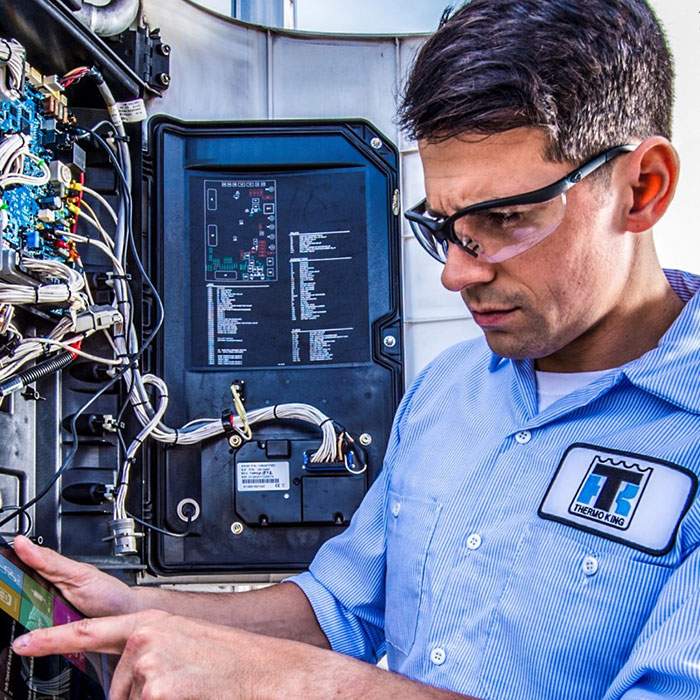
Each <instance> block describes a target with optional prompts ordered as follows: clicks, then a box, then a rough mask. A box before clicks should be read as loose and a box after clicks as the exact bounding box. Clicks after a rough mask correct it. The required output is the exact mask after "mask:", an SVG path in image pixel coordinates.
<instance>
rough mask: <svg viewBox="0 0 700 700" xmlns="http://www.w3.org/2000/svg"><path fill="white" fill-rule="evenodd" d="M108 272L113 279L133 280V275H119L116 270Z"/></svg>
mask: <svg viewBox="0 0 700 700" xmlns="http://www.w3.org/2000/svg"><path fill="white" fill-rule="evenodd" d="M107 274H108V275H109V279H111V280H124V281H125V282H131V275H129V274H126V275H118V274H116V273H115V272H109V273H107Z"/></svg>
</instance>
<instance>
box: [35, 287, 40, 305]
mask: <svg viewBox="0 0 700 700" xmlns="http://www.w3.org/2000/svg"><path fill="white" fill-rule="evenodd" d="M34 303H35V304H38V303H39V287H34Z"/></svg>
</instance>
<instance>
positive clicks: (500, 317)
mask: <svg viewBox="0 0 700 700" xmlns="http://www.w3.org/2000/svg"><path fill="white" fill-rule="evenodd" d="M517 308H518V307H517V306H513V307H511V308H508V309H489V308H484V309H481V310H480V311H477V310H476V309H469V310H470V311H471V314H472V318H473V319H474V320H475V321H476V323H477V324H478V325H479V326H481V327H482V328H493V327H494V326H500V325H502V324H503V323H504V322H506V321H507V320H508V319H509V318H510V316H511V315H512V314H513V313H514V312H515V311H517Z"/></svg>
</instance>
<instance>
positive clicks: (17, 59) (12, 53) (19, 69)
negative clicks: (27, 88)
mask: <svg viewBox="0 0 700 700" xmlns="http://www.w3.org/2000/svg"><path fill="white" fill-rule="evenodd" d="M1 41H2V43H3V44H4V49H5V51H6V52H7V55H5V56H3V57H2V62H3V63H5V64H6V65H7V68H8V71H9V73H10V76H9V77H10V80H9V81H8V85H7V87H8V89H9V93H10V95H11V97H12V99H13V100H17V99H19V98H20V97H21V95H20V92H19V90H20V87H21V86H22V76H23V75H24V65H25V58H26V54H25V51H24V47H23V46H22V44H20V43H19V41H17V40H16V39H2V40H1Z"/></svg>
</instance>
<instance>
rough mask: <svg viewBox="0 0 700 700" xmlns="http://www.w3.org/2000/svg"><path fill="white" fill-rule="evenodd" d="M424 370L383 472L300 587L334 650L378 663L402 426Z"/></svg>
mask: <svg viewBox="0 0 700 700" xmlns="http://www.w3.org/2000/svg"><path fill="white" fill-rule="evenodd" d="M427 369H428V368H426V370H424V371H423V372H422V373H421V374H420V375H419V377H418V378H417V379H416V381H415V382H414V383H413V385H412V386H411V388H410V389H409V391H408V392H407V393H406V395H405V396H404V398H403V400H402V402H401V405H400V406H399V409H398V411H397V412H396V417H395V418H394V425H393V427H392V431H391V436H390V438H389V445H388V447H387V451H386V455H385V458H384V467H383V469H382V471H381V472H380V474H379V476H378V477H377V479H376V480H375V482H374V484H373V485H372V487H371V488H370V489H369V491H368V492H367V494H366V495H365V497H364V499H363V501H362V503H361V504H360V507H359V508H358V509H357V511H355V514H354V515H353V517H352V520H351V522H350V526H349V527H348V529H347V530H345V532H343V533H342V534H340V535H338V536H337V537H334V538H333V539H332V540H329V541H328V542H326V543H325V544H324V545H323V546H322V547H321V549H319V551H318V553H317V554H316V556H315V557H314V560H313V561H312V562H311V565H310V566H309V571H307V572H305V573H303V574H300V575H298V576H294V577H292V578H290V579H287V580H288V581H291V582H292V583H295V584H296V585H297V586H299V587H300V588H301V589H302V590H303V591H304V593H305V594H306V597H307V598H308V599H309V602H310V603H311V607H312V608H313V610H314V613H315V615H316V619H317V620H318V623H319V625H320V627H321V629H322V630H323V632H324V634H325V635H326V637H327V638H328V641H329V643H330V645H331V648H332V649H333V650H334V651H337V652H340V653H343V654H347V655H349V656H354V657H355V658H358V659H362V660H364V661H370V662H376V661H377V660H378V659H379V658H380V657H381V656H382V655H383V654H384V603H385V595H384V593H385V588H384V586H385V578H386V538H385V526H386V522H385V515H386V500H387V489H388V482H389V479H390V477H391V473H392V471H393V468H394V464H395V462H396V458H397V454H398V451H399V444H400V442H401V437H400V431H401V423H402V422H403V419H404V417H405V415H407V413H408V407H409V404H410V402H411V398H412V396H413V395H414V394H415V392H416V390H417V388H418V386H419V385H420V383H421V381H422V379H423V377H424V376H425V374H426V372H427Z"/></svg>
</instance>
